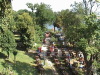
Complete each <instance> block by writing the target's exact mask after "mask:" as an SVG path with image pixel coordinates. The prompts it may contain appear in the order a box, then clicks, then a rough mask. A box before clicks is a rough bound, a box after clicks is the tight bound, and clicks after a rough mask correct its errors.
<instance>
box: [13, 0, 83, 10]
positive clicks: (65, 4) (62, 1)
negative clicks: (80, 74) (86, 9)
mask: <svg viewBox="0 0 100 75" xmlns="http://www.w3.org/2000/svg"><path fill="white" fill-rule="evenodd" d="M74 1H76V2H81V1H82V0H12V8H13V10H15V11H18V10H20V9H28V8H27V6H26V3H32V4H36V3H38V4H40V3H41V2H42V3H45V4H48V5H50V6H51V8H52V10H53V11H55V12H58V11H61V10H64V9H71V7H70V5H71V4H73V3H74ZM28 10H29V9H28Z"/></svg>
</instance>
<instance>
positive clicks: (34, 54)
mask: <svg viewBox="0 0 100 75" xmlns="http://www.w3.org/2000/svg"><path fill="white" fill-rule="evenodd" d="M25 54H26V55H28V56H29V57H31V58H33V59H35V56H36V55H38V54H37V53H32V52H26V53H25Z"/></svg>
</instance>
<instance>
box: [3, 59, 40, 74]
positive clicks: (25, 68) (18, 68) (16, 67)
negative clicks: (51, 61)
mask: <svg viewBox="0 0 100 75" xmlns="http://www.w3.org/2000/svg"><path fill="white" fill-rule="evenodd" d="M2 65H3V66H4V67H5V68H6V67H7V65H9V66H10V67H11V68H12V70H13V71H14V72H16V73H17V74H15V75H38V73H37V70H36V68H35V67H34V66H32V65H30V64H28V63H25V62H19V61H16V64H13V63H12V64H9V63H7V62H5V63H2Z"/></svg>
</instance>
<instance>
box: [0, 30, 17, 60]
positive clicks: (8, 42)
mask: <svg viewBox="0 0 100 75" xmlns="http://www.w3.org/2000/svg"><path fill="white" fill-rule="evenodd" d="M0 43H1V44H0V47H1V48H2V50H3V51H6V52H7V55H8V58H9V52H13V51H14V50H16V46H17V44H16V42H15V38H14V35H13V33H12V32H11V31H9V30H8V29H7V30H5V31H3V33H1V35H0Z"/></svg>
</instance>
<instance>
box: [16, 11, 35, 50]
mask: <svg viewBox="0 0 100 75" xmlns="http://www.w3.org/2000/svg"><path fill="white" fill-rule="evenodd" d="M16 27H17V29H18V31H19V33H20V36H21V37H20V41H21V42H22V44H23V48H25V49H26V50H28V49H29V48H32V45H33V41H34V24H33V19H32V17H31V16H30V15H29V13H26V12H23V13H19V14H18V16H16Z"/></svg>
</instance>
